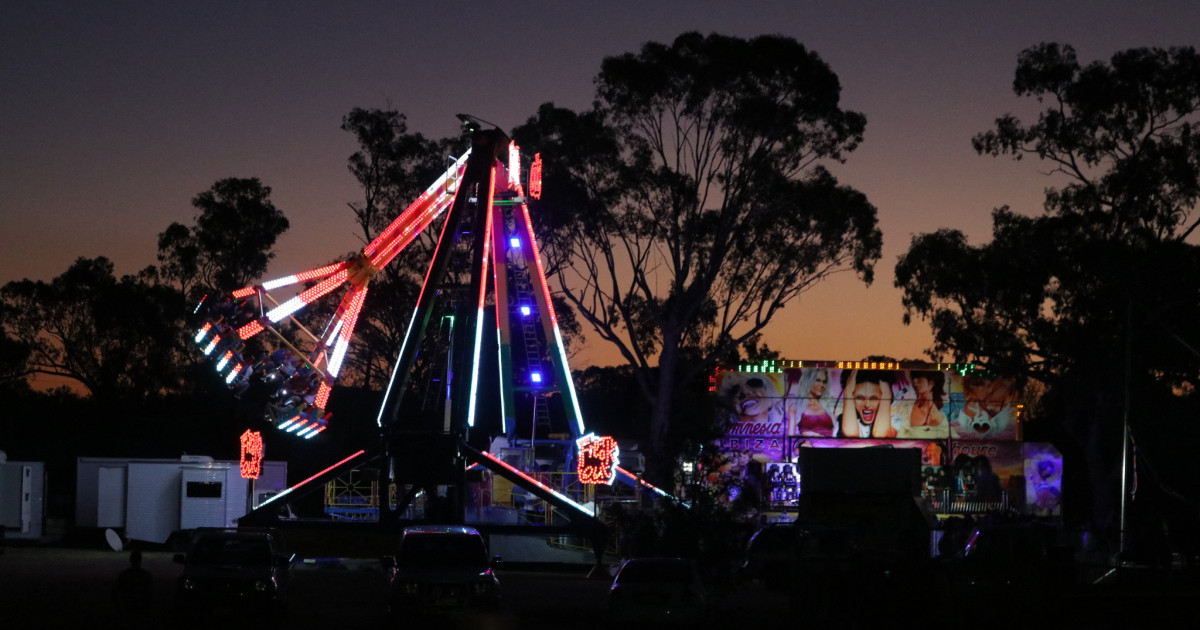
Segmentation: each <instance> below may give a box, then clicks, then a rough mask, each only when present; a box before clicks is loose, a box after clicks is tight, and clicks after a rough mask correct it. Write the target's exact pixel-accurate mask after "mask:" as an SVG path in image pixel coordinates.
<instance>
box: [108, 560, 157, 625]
mask: <svg viewBox="0 0 1200 630" xmlns="http://www.w3.org/2000/svg"><path fill="white" fill-rule="evenodd" d="M153 599H154V576H152V575H150V572H149V571H147V570H146V569H144V568H142V552H141V550H139V549H134V550H133V551H131V552H129V568H127V569H125V570H124V571H121V573H120V574H119V575H117V590H116V600H117V613H118V614H119V615H120V619H121V621H122V622H124V623H125V624H127V626H128V627H130V628H148V627H150V623H149V621H150V605H151V602H152V600H153Z"/></svg>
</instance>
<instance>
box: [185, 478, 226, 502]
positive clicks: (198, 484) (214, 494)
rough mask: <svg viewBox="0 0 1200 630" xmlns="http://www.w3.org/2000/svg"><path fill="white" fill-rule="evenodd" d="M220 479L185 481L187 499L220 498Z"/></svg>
mask: <svg viewBox="0 0 1200 630" xmlns="http://www.w3.org/2000/svg"><path fill="white" fill-rule="evenodd" d="M223 485H224V484H222V483H221V482H220V481H189V482H187V498H189V499H220V498H221V486H223Z"/></svg>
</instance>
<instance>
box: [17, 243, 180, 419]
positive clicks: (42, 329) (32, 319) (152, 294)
mask: <svg viewBox="0 0 1200 630" xmlns="http://www.w3.org/2000/svg"><path fill="white" fill-rule="evenodd" d="M155 280H156V278H155V272H154V268H153V267H150V268H147V269H144V270H142V271H141V272H140V273H138V274H136V275H127V276H122V277H121V278H119V279H118V278H116V277H114V276H113V265H112V262H110V261H109V260H108V259H107V258H103V257H100V258H80V259H78V260H76V261H75V263H74V264H72V265H71V267H70V268H68V269H67V270H66V271H65V272H63V273H62V275H60V276H58V277H56V278H54V279H53V280H51V281H50V282H48V283H47V282H42V281H40V280H39V281H34V280H20V281H15V282H10V283H8V284H6V285H5V286H4V287H3V288H2V289H0V303H2V304H3V312H4V315H5V316H4V318H3V322H2V323H3V325H4V327H5V329H6V333H7V334H8V335H11V336H12V338H13V339H14V340H15V341H17V342H19V344H20V346H19V348H20V349H21V353H22V354H23V356H24V357H25V363H24V366H25V371H26V373H31V374H42V375H47V376H55V377H61V378H65V379H69V380H71V381H74V382H76V383H78V384H79V385H81V386H82V387H84V388H86V389H87V391H88V392H89V393H90V394H91V395H92V396H93V398H96V399H98V400H100V401H104V402H113V401H118V400H120V401H137V400H141V399H145V398H147V397H155V396H159V395H161V394H164V393H167V392H171V391H175V390H176V388H178V386H179V378H180V372H179V369H178V367H177V365H176V364H177V363H178V360H179V357H180V352H181V348H182V342H181V335H180V333H181V331H182V323H183V314H184V303H183V300H182V299H181V298H180V295H179V293H178V292H177V291H175V290H174V289H172V288H171V287H168V286H164V285H160V284H158V283H157V282H156V281H155Z"/></svg>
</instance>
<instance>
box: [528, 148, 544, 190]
mask: <svg viewBox="0 0 1200 630" xmlns="http://www.w3.org/2000/svg"><path fill="white" fill-rule="evenodd" d="M529 196H530V197H533V198H534V199H541V198H542V154H541V153H536V154H534V156H533V165H532V166H530V167H529Z"/></svg>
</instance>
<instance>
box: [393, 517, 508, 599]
mask: <svg viewBox="0 0 1200 630" xmlns="http://www.w3.org/2000/svg"><path fill="white" fill-rule="evenodd" d="M499 562H500V558H499V557H498V556H497V557H494V558H491V557H489V556H488V551H487V544H486V543H485V542H484V539H483V536H482V535H480V533H479V532H478V531H477V530H476V529H475V528H473V527H465V526H462V525H434V526H431V525H425V526H412V527H406V528H404V533H403V534H402V535H401V537H400V544H399V548H398V550H397V553H396V555H395V556H394V557H388V558H385V559H384V565H385V567H387V568H388V569H389V570H390V571H391V586H390V593H389V598H388V604H389V605H388V609H389V611H390V613H391V615H392V617H393V618H396V619H403V618H406V617H410V616H420V615H428V614H437V613H443V612H451V611H462V610H476V611H478V610H491V609H494V608H496V607H498V606H499V605H500V603H501V601H502V598H503V592H502V591H501V588H500V579H499V578H498V577H497V576H496V572H495V566H496V564H498V563H499Z"/></svg>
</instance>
